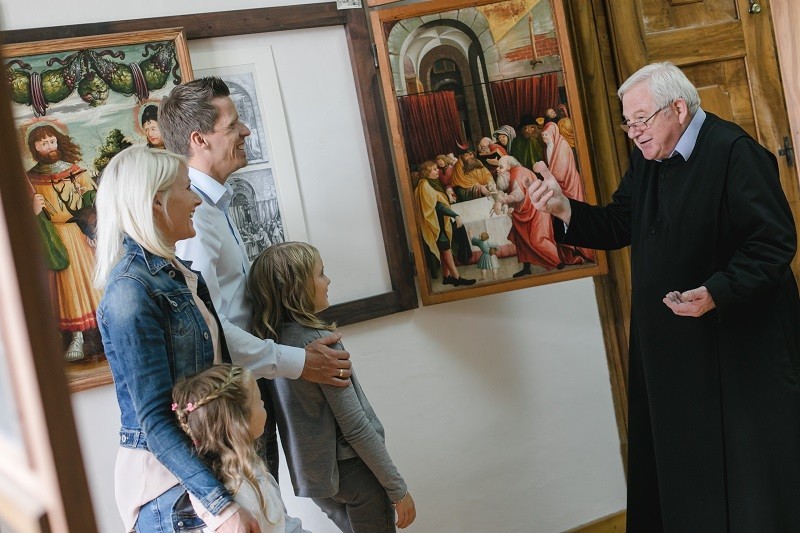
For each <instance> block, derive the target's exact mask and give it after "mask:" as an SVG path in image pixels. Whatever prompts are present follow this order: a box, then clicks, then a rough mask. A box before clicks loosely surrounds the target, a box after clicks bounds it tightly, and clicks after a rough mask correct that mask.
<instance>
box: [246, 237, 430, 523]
mask: <svg viewBox="0 0 800 533" xmlns="http://www.w3.org/2000/svg"><path fill="white" fill-rule="evenodd" d="M328 285H330V280H329V279H328V278H327V277H326V276H325V273H324V270H323V265H322V259H321V258H320V255H319V252H318V251H317V249H316V248H314V247H313V246H311V245H310V244H306V243H301V242H286V243H281V244H275V245H273V246H270V247H269V248H267V249H266V250H264V252H263V253H262V254H261V255H259V256H258V257H257V258H256V260H255V261H254V262H253V265H252V266H251V268H250V275H249V279H248V286H249V287H248V288H249V290H250V295H251V297H252V298H253V308H254V311H255V313H254V324H253V330H254V332H255V333H256V334H257V335H258V336H260V337H261V338H264V339H273V340H274V341H276V342H279V343H280V344H283V345H288V346H297V347H299V348H305V346H306V344H308V343H309V342H312V341H314V340H316V339H318V338H321V337H325V336H327V335H329V334H330V332H331V331H333V330H335V329H336V325H335V324H328V323H326V322H324V321H323V320H321V319H319V318H318V317H317V316H316V314H317V313H319V312H320V311H322V310H323V309H326V308H327V307H328V305H329V304H328ZM334 347H335V348H338V349H342V350H343V349H344V348H343V347H341V346H334ZM351 380H352V386H351V387H334V386H330V385H320V384H317V383H311V382H309V381H306V380H303V379H286V378H276V379H274V380H272V381H271V382H270V384H271V391H270V393H271V394H272V395H273V400H274V401H275V404H276V406H278V407H279V408H278V409H276V418H277V423H278V430H279V432H280V436H281V441H282V443H283V450H284V453H285V454H286V459H287V462H288V464H289V473H290V474H291V477H292V485H293V486H294V491H295V494H296V495H297V496H304V497H308V498H312V499H313V500H314V502H315V503H316V504H317V505H318V506H319V507H320V509H322V510H323V511H324V512H325V514H327V515H328V517H329V518H330V519H331V520H332V521H333V522H334V523H335V524H336V525H337V526H338V527H339V529H341V530H342V531H344V532H345V533H351V532H352V533H383V532H391V531H395V512H396V514H397V519H396V525H397V527H400V528H404V527H406V526H408V525H409V524H411V522H413V521H414V518H415V517H416V509H415V507H414V500H413V498H412V497H411V494H409V492H408V488H407V487H406V483H405V481H404V480H403V478H402V477H401V476H400V474H399V472H398V471H397V468H396V467H395V466H394V464H393V463H392V460H391V458H390V457H389V453H388V452H387V450H386V446H385V444H384V439H385V437H384V431H383V426H382V425H381V423H380V421H379V420H378V417H377V416H376V415H375V412H374V411H373V410H372V406H370V404H369V401H368V400H367V397H366V396H365V395H364V391H363V390H362V389H361V385H360V383H359V382H358V379H357V377H356V374H355V369H353V374H352V376H351Z"/></svg>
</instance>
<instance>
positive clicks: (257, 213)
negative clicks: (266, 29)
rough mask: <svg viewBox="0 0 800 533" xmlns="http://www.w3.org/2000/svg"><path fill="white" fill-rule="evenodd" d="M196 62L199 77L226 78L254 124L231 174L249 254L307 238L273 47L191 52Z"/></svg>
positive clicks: (235, 212)
mask: <svg viewBox="0 0 800 533" xmlns="http://www.w3.org/2000/svg"><path fill="white" fill-rule="evenodd" d="M192 65H193V67H194V74H195V77H198V78H199V77H202V76H218V77H220V78H221V79H222V80H223V81H225V83H226V84H227V85H228V88H229V89H230V91H231V99H232V100H233V102H234V104H235V105H236V109H237V111H238V112H239V117H240V119H241V120H242V122H244V123H245V125H247V127H248V128H249V129H250V135H249V136H248V137H247V140H246V141H247V144H246V145H245V151H246V153H247V166H246V167H245V168H243V169H240V170H238V171H237V172H235V173H234V174H233V175H231V177H230V178H229V183H230V184H231V186H232V187H233V189H234V193H235V195H234V197H233V199H232V200H231V215H232V217H233V219H234V223H235V224H236V226H237V228H238V229H239V232H240V233H241V234H242V239H243V240H244V243H245V247H246V248H247V252H248V255H249V257H250V259H255V257H256V256H257V255H258V254H259V253H261V252H262V251H263V250H264V249H265V248H266V247H267V246H269V245H271V244H275V243H278V242H285V241H287V240H293V241H307V240H308V232H307V230H306V226H305V220H304V217H303V206H302V202H301V198H300V189H299V187H298V184H297V173H296V171H295V164H294V158H293V154H292V146H291V144H290V143H289V133H288V128H287V124H286V117H285V113H284V108H283V103H282V99H281V91H280V86H279V84H278V75H277V72H276V70H275V60H274V58H273V55H272V47H270V46H269V45H264V46H263V47H260V48H245V49H235V50H228V49H224V48H223V49H213V50H211V51H207V52H198V53H193V54H192Z"/></svg>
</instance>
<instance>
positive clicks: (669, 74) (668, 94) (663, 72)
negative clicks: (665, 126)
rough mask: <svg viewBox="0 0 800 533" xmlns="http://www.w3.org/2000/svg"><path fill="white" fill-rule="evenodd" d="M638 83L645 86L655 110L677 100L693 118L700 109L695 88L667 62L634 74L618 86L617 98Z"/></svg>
mask: <svg viewBox="0 0 800 533" xmlns="http://www.w3.org/2000/svg"><path fill="white" fill-rule="evenodd" d="M640 83H646V84H647V88H648V89H649V90H650V94H651V95H652V96H653V101H654V103H655V105H656V108H659V109H660V108H662V107H666V106H668V105H669V104H671V103H672V102H674V101H675V100H677V99H679V98H682V99H683V100H685V101H686V105H687V106H688V107H689V114H690V115H691V116H694V114H695V113H697V109H698V108H699V107H700V95H698V94H697V89H696V88H695V86H694V85H692V82H690V81H689V78H687V77H686V74H684V73H683V71H681V69H679V68H678V67H676V66H675V65H673V64H672V63H670V62H668V61H664V62H663V63H652V64H650V65H647V66H645V67H642V68H640V69H639V70H637V71H636V72H634V73H633V74H632V75H631V77H630V78H628V79H627V80H625V83H623V84H622V85H621V86H620V88H619V90H618V91H617V96H619V99H620V100H622V97H623V96H625V93H627V92H628V91H629V90H631V89H632V88H634V87H636V86H637V85H639V84H640Z"/></svg>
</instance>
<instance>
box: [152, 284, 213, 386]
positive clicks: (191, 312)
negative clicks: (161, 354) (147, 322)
mask: <svg viewBox="0 0 800 533" xmlns="http://www.w3.org/2000/svg"><path fill="white" fill-rule="evenodd" d="M162 297H163V306H164V317H165V319H166V332H167V344H168V346H169V351H170V353H172V354H175V357H174V358H173V364H174V365H175V368H174V372H175V377H180V376H186V375H189V374H194V373H195V372H197V371H198V370H199V369H200V368H201V365H202V366H207V365H204V364H203V363H204V361H202V360H201V359H202V355H201V354H202V352H203V350H202V343H203V340H202V336H203V335H205V336H206V338H207V336H208V332H207V331H205V328H203V327H202V326H201V324H203V321H202V318H200V319H198V316H197V315H198V314H199V311H197V308H196V306H195V303H194V299H193V298H192V295H191V293H189V292H188V291H187V292H172V293H169V294H166V293H165V294H162ZM190 354H191V355H193V357H187V355H190ZM209 364H210V363H209Z"/></svg>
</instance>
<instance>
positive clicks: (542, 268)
mask: <svg viewBox="0 0 800 533" xmlns="http://www.w3.org/2000/svg"><path fill="white" fill-rule="evenodd" d="M381 3H385V2H371V3H370V5H377V4H381ZM370 16H371V22H372V27H373V35H374V38H375V41H376V46H377V49H378V61H379V65H380V71H381V80H382V86H383V92H384V98H385V105H386V109H387V115H388V121H389V128H390V132H391V137H392V141H393V148H394V151H395V156H396V161H397V166H398V173H399V178H398V179H399V185H400V190H401V193H402V196H403V202H404V206H405V213H406V214H407V217H406V224H407V225H408V230H409V235H410V237H411V245H412V250H413V252H414V260H415V264H416V269H417V274H418V278H419V286H420V291H421V296H422V301H423V303H424V304H434V303H439V302H445V301H451V300H458V299H462V298H469V297H473V296H481V295H484V294H491V293H495V292H502V291H508V290H514V289H519V288H523V287H530V286H534V285H540V284H545V283H553V282H558V281H563V280H568V279H574V278H578V277H585V276H594V275H598V274H603V273H605V272H606V262H605V256H604V255H603V254H602V253H599V252H595V251H593V250H586V249H581V248H576V247H571V246H570V247H568V246H565V245H562V244H559V243H557V242H556V240H555V237H554V228H553V221H552V220H551V217H550V216H549V215H544V214H541V213H539V212H537V211H536V210H535V209H534V208H533V206H532V204H531V202H530V198H529V197H528V194H527V188H528V186H529V185H530V184H531V183H532V181H533V180H536V179H540V176H539V175H538V174H537V173H535V172H533V167H534V164H535V163H537V162H538V161H544V162H545V163H546V164H547V165H548V167H549V168H550V170H551V171H552V172H553V174H554V175H555V176H556V178H557V179H558V181H559V183H560V185H561V187H562V189H563V190H564V192H565V194H566V195H567V196H569V197H572V198H575V199H578V200H587V201H590V202H593V201H594V200H595V194H594V182H593V180H592V175H591V168H590V160H589V157H588V152H587V143H586V134H585V131H586V130H585V127H584V124H583V113H582V110H581V102H580V99H579V95H578V92H577V82H576V76H575V72H574V70H573V69H574V65H573V60H572V52H571V47H570V42H569V38H568V33H567V26H566V23H565V20H564V16H565V14H564V8H563V5H562V0H504V1H492V0H477V1H475V0H473V1H461V0H432V1H427V2H420V3H416V4H413V5H404V6H397V7H392V6H388V5H387V6H384V7H381V8H376V9H373V10H372V12H371V15H370Z"/></svg>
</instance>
